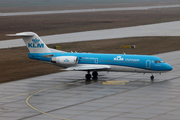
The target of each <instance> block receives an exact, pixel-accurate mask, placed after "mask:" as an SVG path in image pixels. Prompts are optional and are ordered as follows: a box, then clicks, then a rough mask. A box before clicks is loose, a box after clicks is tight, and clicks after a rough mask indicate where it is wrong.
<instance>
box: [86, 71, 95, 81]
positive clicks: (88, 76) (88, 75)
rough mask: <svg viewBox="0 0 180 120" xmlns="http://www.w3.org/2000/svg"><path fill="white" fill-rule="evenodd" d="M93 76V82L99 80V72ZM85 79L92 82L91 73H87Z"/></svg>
mask: <svg viewBox="0 0 180 120" xmlns="http://www.w3.org/2000/svg"><path fill="white" fill-rule="evenodd" d="M92 76H93V80H97V78H98V77H97V76H98V72H97V71H93V73H92ZM85 78H86V80H90V79H91V74H90V71H87V74H86V75H85Z"/></svg>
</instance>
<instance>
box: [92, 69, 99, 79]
mask: <svg viewBox="0 0 180 120" xmlns="http://www.w3.org/2000/svg"><path fill="white" fill-rule="evenodd" d="M92 76H93V80H97V78H98V77H97V76H98V72H97V71H94V72H93V73H92Z"/></svg>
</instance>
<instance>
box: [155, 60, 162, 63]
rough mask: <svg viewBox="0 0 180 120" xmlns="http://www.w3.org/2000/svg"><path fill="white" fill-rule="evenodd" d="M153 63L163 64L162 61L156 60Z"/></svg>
mask: <svg viewBox="0 0 180 120" xmlns="http://www.w3.org/2000/svg"><path fill="white" fill-rule="evenodd" d="M155 63H164V61H159V60H156V61H155Z"/></svg>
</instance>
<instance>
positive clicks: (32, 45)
mask: <svg viewBox="0 0 180 120" xmlns="http://www.w3.org/2000/svg"><path fill="white" fill-rule="evenodd" d="M32 42H33V43H28V47H29V48H44V44H43V43H39V42H40V39H37V38H35V39H32Z"/></svg>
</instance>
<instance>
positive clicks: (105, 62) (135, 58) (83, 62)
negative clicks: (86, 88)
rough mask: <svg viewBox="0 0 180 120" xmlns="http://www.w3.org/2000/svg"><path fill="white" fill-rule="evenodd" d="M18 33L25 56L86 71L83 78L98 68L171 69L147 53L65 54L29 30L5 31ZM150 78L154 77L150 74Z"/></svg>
mask: <svg viewBox="0 0 180 120" xmlns="http://www.w3.org/2000/svg"><path fill="white" fill-rule="evenodd" d="M8 36H21V37H22V38H23V40H24V42H25V43H26V45H27V47H28V49H29V51H30V53H29V54H28V57H29V58H31V59H35V60H41V61H46V62H49V63H51V64H53V65H57V66H60V67H64V68H65V70H75V71H87V74H86V75H85V77H86V79H90V78H91V74H90V72H91V71H92V76H93V78H94V79H96V78H97V76H98V71H115V72H138V73H163V72H167V71H171V70H172V67H171V66H170V65H169V64H167V63H165V62H163V60H162V59H161V58H159V57H155V56H149V55H125V54H98V53H77V52H76V53H72V52H71V53H69V52H64V51H59V50H55V49H51V48H48V47H47V46H46V44H45V43H44V42H43V41H42V40H41V38H40V37H39V36H38V35H37V34H36V33H33V32H22V33H17V34H9V35H8ZM150 78H151V80H152V81H153V79H154V76H153V75H152V76H151V77H150Z"/></svg>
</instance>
